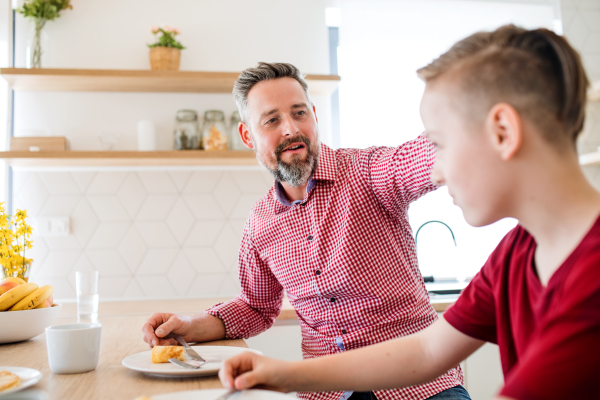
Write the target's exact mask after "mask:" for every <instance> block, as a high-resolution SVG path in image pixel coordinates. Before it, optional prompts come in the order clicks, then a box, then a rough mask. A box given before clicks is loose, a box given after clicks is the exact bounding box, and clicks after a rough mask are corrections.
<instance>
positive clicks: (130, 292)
mask: <svg viewBox="0 0 600 400" xmlns="http://www.w3.org/2000/svg"><path fill="white" fill-rule="evenodd" d="M121 297H122V298H123V299H127V300H139V299H142V298H146V295H145V294H144V292H142V289H141V288H140V285H138V283H137V281H136V280H135V278H134V279H132V280H131V281H130V282H129V285H127V287H126V288H125V290H124V291H123V293H122V294H121Z"/></svg>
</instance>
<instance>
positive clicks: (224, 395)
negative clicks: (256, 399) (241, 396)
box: [215, 388, 238, 400]
mask: <svg viewBox="0 0 600 400" xmlns="http://www.w3.org/2000/svg"><path fill="white" fill-rule="evenodd" d="M237 392H238V390H237V389H236V388H231V389H229V390H228V391H227V392H225V393H223V394H222V395H220V396H219V397H217V398H216V399H215V400H225V399H228V398H229V396H231V395H232V394H234V393H237Z"/></svg>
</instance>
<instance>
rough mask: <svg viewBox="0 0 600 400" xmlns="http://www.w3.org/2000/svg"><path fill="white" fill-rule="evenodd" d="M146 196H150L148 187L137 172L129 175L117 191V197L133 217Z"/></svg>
mask: <svg viewBox="0 0 600 400" xmlns="http://www.w3.org/2000/svg"><path fill="white" fill-rule="evenodd" d="M146 196H148V193H147V192H146V188H144V185H142V182H141V181H140V180H139V179H138V177H137V175H136V174H135V173H131V174H129V175H128V176H127V178H126V179H125V182H124V183H123V186H121V188H120V189H119V192H118V193H117V197H118V198H119V200H120V201H121V204H122V205H123V207H125V210H126V211H127V214H129V216H130V217H131V218H133V217H135V215H136V214H137V212H138V211H139V209H140V206H141V205H142V203H143V202H144V199H145V198H146Z"/></svg>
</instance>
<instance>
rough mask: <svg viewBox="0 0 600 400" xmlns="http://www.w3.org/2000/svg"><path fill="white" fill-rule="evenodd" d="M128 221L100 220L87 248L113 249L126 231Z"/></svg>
mask: <svg viewBox="0 0 600 400" xmlns="http://www.w3.org/2000/svg"><path fill="white" fill-rule="evenodd" d="M129 225H130V224H129V223H128V222H101V223H100V224H99V225H98V228H96V231H95V232H94V234H93V235H92V237H91V238H90V240H89V242H88V244H87V248H88V249H114V248H116V247H117V246H118V245H119V243H121V238H122V237H123V235H125V232H127V228H128V227H129Z"/></svg>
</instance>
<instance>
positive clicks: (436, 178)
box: [431, 162, 446, 186]
mask: <svg viewBox="0 0 600 400" xmlns="http://www.w3.org/2000/svg"><path fill="white" fill-rule="evenodd" d="M431 182H433V183H435V184H436V185H438V186H443V185H445V184H446V182H445V181H444V177H443V176H442V173H441V171H440V168H439V166H438V164H437V162H436V163H434V164H433V168H432V169H431Z"/></svg>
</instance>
